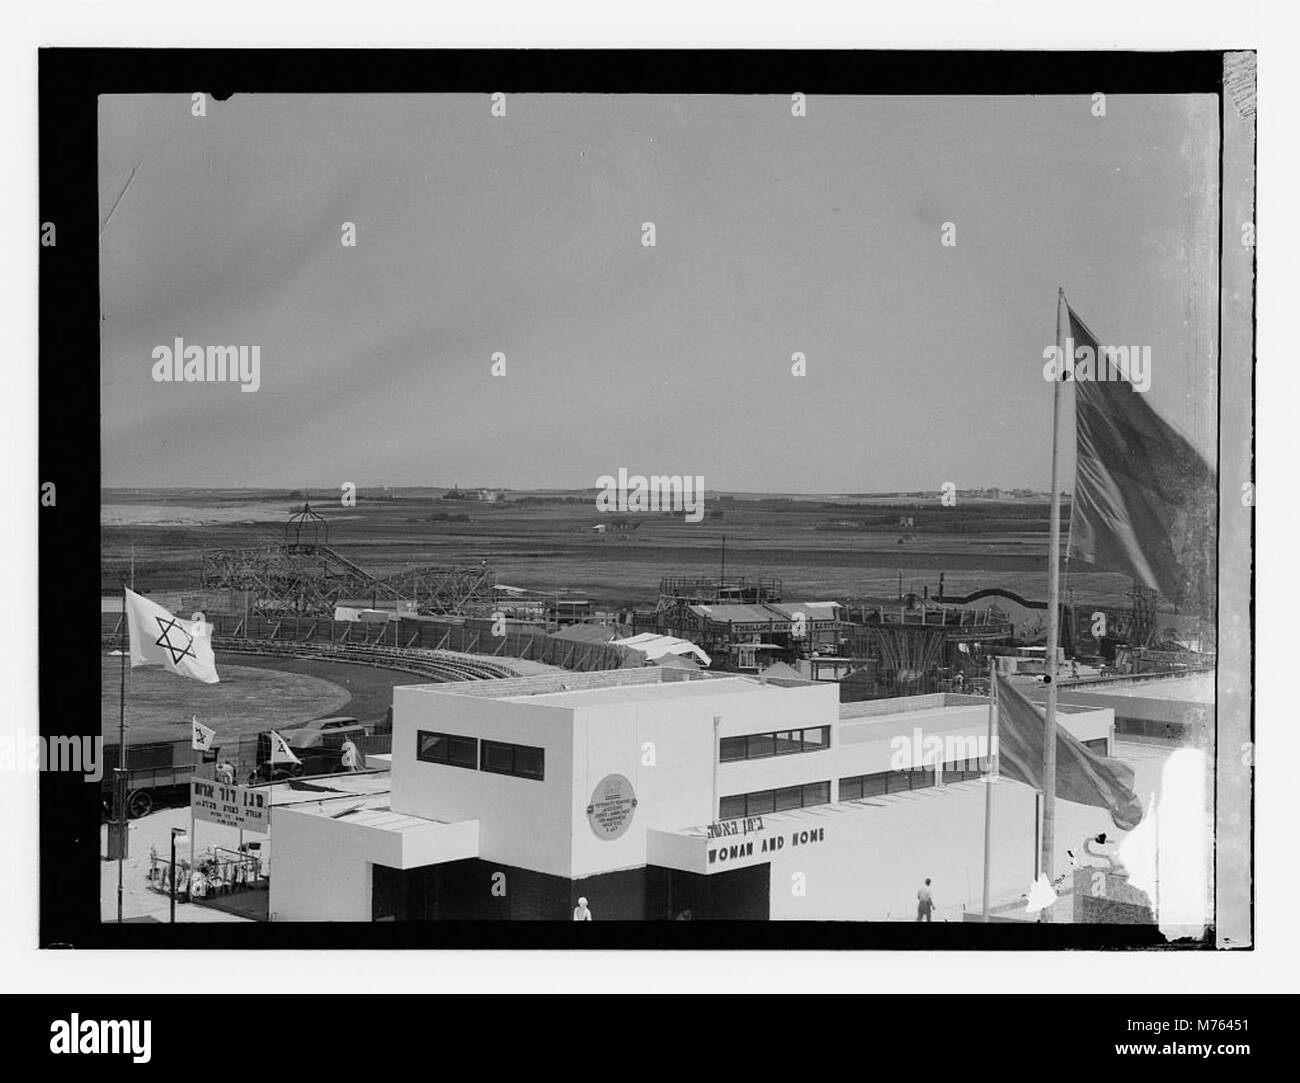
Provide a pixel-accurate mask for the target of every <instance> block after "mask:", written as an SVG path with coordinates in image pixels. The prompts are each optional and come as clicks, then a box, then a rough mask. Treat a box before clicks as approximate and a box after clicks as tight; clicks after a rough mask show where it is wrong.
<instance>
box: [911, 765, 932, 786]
mask: <svg viewBox="0 0 1300 1083" xmlns="http://www.w3.org/2000/svg"><path fill="white" fill-rule="evenodd" d="M933 785H934V768H933V767H914V768H912V789H914V790H921V789H924V788H925V787H926V786H933Z"/></svg>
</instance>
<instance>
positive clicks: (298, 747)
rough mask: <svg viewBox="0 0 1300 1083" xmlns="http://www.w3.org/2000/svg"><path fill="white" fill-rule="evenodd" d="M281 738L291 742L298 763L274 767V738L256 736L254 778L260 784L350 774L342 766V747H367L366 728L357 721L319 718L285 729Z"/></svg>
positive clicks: (343, 718)
mask: <svg viewBox="0 0 1300 1083" xmlns="http://www.w3.org/2000/svg"><path fill="white" fill-rule="evenodd" d="M278 732H280V736H281V737H283V738H284V739H285V741H286V742H287V743H288V745H289V748H290V750H291V751H292V752H293V754H294V755H295V756H297V757H298V759H299V761H301V762H299V763H277V764H271V763H270V762H269V761H270V758H271V735H270V733H259V734H258V735H257V768H256V771H255V778H256V779H257V780H258V781H261V782H267V781H272V782H278V781H279V780H280V779H285V778H307V777H310V776H312V775H331V774H337V773H339V772H341V771H347V770H348V768H347V767H345V766H343V744H344V742H345V741H348V740H351V741H352V743H353V744H354V745H356V746H357V749H358V751H360V750H362V749H364V748H365V747H366V740H365V738H366V727H365V726H364V725H363V724H362V723H361V722H360V721H359V720H358V719H356V718H351V717H337V718H318V719H316V720H315V721H313V722H308V723H307V724H306V725H305V726H299V727H298V728H297V729H292V730H283V731H278Z"/></svg>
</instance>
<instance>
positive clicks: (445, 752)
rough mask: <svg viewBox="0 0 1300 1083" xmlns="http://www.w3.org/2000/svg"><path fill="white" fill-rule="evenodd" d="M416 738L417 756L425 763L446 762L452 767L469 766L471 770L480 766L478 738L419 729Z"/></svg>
mask: <svg viewBox="0 0 1300 1083" xmlns="http://www.w3.org/2000/svg"><path fill="white" fill-rule="evenodd" d="M415 740H416V744H415V758H416V759H417V760H422V761H423V762H424V763H445V764H447V765H448V766H451V767H468V768H469V769H470V770H471V771H472V770H474V768H475V767H477V766H478V740H477V739H476V738H473V737H457V736H456V735H455V734H454V733H431V732H430V731H429V730H418V731H417V732H416V735H415Z"/></svg>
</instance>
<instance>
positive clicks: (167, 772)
mask: <svg viewBox="0 0 1300 1083" xmlns="http://www.w3.org/2000/svg"><path fill="white" fill-rule="evenodd" d="M219 754H220V749H217V748H214V749H212V750H210V751H208V752H199V751H196V750H195V749H194V748H193V747H192V743H191V741H190V740H189V739H188V738H187V739H185V740H180V741H144V742H141V743H140V744H131V745H128V746H127V751H126V776H127V777H126V812H127V816H128V818H130V819H132V820H135V819H138V818H139V817H141V816H147V815H148V814H149V813H150V812H152V811H153V810H154V809H155V808H158V807H161V806H163V805H167V804H184V803H185V802H186V801H188V800H189V796H190V778H191V777H192V776H193V775H194V772H195V770H197V769H198V767H199V766H200V765H201V764H205V763H215V762H217V760H218V758H219ZM119 763H121V758H120V746H119V745H116V744H111V745H110V744H106V745H104V779H103V783H102V787H103V788H102V791H101V797H100V804H101V808H102V810H103V812H104V814H105V815H111V814H112V810H113V786H114V784H115V781H116V779H117V766H118V764H119Z"/></svg>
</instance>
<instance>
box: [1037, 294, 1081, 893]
mask: <svg viewBox="0 0 1300 1083" xmlns="http://www.w3.org/2000/svg"><path fill="white" fill-rule="evenodd" d="M1069 326H1070V315H1069V308H1068V307H1067V306H1066V303H1065V288H1064V287H1061V289H1060V291H1059V292H1058V294H1057V301H1056V348H1057V350H1058V352H1059V354H1060V358H1061V371H1060V372H1059V373H1058V374H1057V378H1056V379H1055V380H1053V381H1052V505H1051V507H1052V510H1051V518H1050V526H1049V541H1048V557H1047V560H1048V563H1047V719H1046V725H1047V730H1046V733H1045V734H1044V739H1043V840H1042V841H1043V856H1042V872H1043V874H1044V875H1045V876H1046V877H1047V879H1048V882H1049V883H1050V882H1051V881H1052V880H1053V879H1054V878H1055V850H1056V671H1057V666H1056V653H1057V647H1058V643H1059V641H1060V638H1061V484H1060V432H1061V384H1062V383H1063V382H1064V380H1065V374H1066V372H1072V371H1073V363H1074V358H1072V357H1070V358H1067V357H1066V340H1067V337H1068V335H1069Z"/></svg>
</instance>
